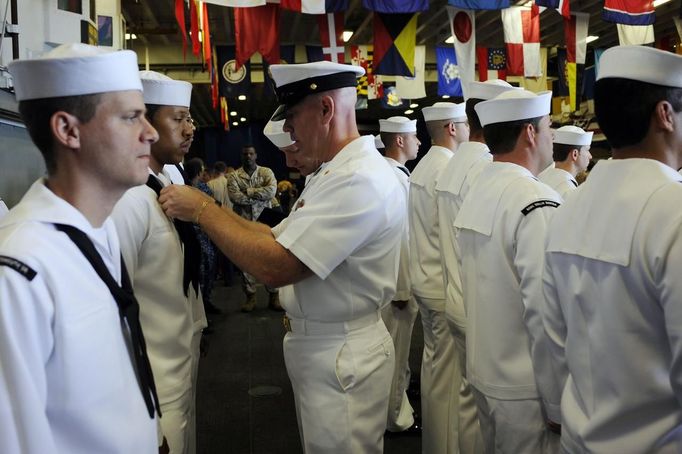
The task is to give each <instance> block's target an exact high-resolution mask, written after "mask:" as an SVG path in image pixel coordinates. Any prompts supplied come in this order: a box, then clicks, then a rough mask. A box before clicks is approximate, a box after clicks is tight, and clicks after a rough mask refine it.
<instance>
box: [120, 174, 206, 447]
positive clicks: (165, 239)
mask: <svg viewBox="0 0 682 454" xmlns="http://www.w3.org/2000/svg"><path fill="white" fill-rule="evenodd" d="M149 172H150V174H151V173H152V171H151V170H150V171H149ZM157 177H158V178H159V180H160V181H161V184H162V185H163V186H166V185H168V184H170V177H169V176H168V175H167V174H165V173H164V172H162V173H160V174H159V175H157ZM111 217H112V219H113V220H114V223H115V224H116V229H117V231H118V235H119V238H120V241H121V251H122V253H123V259H124V260H125V262H126V267H127V268H128V273H129V274H130V280H131V282H132V284H133V289H134V291H135V296H136V297H137V300H138V302H139V304H140V323H141V325H142V328H143V329H144V332H145V338H146V340H147V353H148V355H149V362H150V364H151V366H152V371H153V372H154V380H155V382H156V389H157V392H158V396H159V403H160V404H161V413H162V414H163V417H162V418H161V430H162V433H163V435H164V436H165V437H166V439H167V441H168V445H169V447H170V449H171V453H176V452H178V453H185V452H188V450H189V449H190V446H191V444H192V442H191V440H192V439H193V436H192V433H191V430H192V423H191V421H192V419H193V411H192V409H193V405H192V402H193V399H194V391H193V386H192V385H193V381H192V378H193V358H194V357H195V356H198V355H195V352H194V348H193V343H192V339H193V337H194V333H195V329H194V325H195V324H196V323H195V317H194V315H193V305H192V300H193V299H197V297H196V294H195V291H194V288H193V287H192V284H190V288H189V290H188V292H189V296H185V294H184V289H183V271H184V261H183V252H182V244H181V242H180V238H179V236H178V233H177V231H176V230H175V227H174V226H173V222H172V221H171V220H170V219H169V218H168V216H166V215H165V214H164V212H163V210H162V209H161V205H159V203H158V200H157V196H156V193H155V192H154V190H153V189H151V188H149V187H147V186H146V185H140V186H137V187H134V188H131V189H129V190H128V191H127V192H126V193H125V194H124V195H123V197H121V200H119V202H118V203H117V204H116V207H115V208H114V211H113V213H112V215H111ZM202 309H203V308H202ZM202 312H203V310H202ZM204 326H205V324H204ZM199 332H201V329H199ZM197 359H198V358H197Z"/></svg>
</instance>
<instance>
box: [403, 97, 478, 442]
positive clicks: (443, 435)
mask: <svg viewBox="0 0 682 454" xmlns="http://www.w3.org/2000/svg"><path fill="white" fill-rule="evenodd" d="M422 113H423V114H424V120H425V121H426V127H427V129H428V131H429V135H430V136H431V144H432V145H431V148H430V149H429V151H428V152H427V153H426V155H424V157H423V158H422V159H421V160H420V161H419V163H418V164H417V166H416V167H415V169H414V171H413V172H412V175H411V177H410V199H409V200H410V204H409V210H408V211H409V221H410V279H411V280H412V292H413V294H414V297H415V299H416V301H417V305H418V306H419V311H420V313H421V320H422V325H423V330H424V352H423V355H422V366H421V367H422V369H421V404H422V424H423V431H422V451H423V452H427V453H432V454H438V453H447V452H450V451H452V450H453V449H454V448H453V447H454V446H457V445H458V442H457V434H458V424H457V416H456V415H457V411H458V409H457V408H456V405H457V401H458V400H459V399H458V397H457V396H456V395H455V394H458V393H459V389H455V388H454V385H453V383H454V380H455V379H454V375H455V374H456V366H455V362H456V360H457V352H456V350H455V341H454V338H453V336H452V332H451V330H450V328H449V327H448V323H447V321H446V319H445V288H444V284H443V268H442V266H441V250H440V241H439V239H438V234H439V227H438V207H437V205H436V191H435V187H436V183H437V182H438V180H439V179H440V177H441V175H442V173H443V170H444V169H445V166H446V165H447V163H448V161H449V160H450V158H451V157H452V154H453V152H455V151H456V150H457V147H458V146H459V144H460V143H462V142H466V141H467V140H469V126H468V125H467V118H466V112H465V106H464V103H461V104H455V103H451V102H437V103H435V104H434V105H433V106H431V107H425V108H424V109H422Z"/></svg>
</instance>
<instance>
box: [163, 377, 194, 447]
mask: <svg viewBox="0 0 682 454" xmlns="http://www.w3.org/2000/svg"><path fill="white" fill-rule="evenodd" d="M192 396H193V394H192V389H191V388H188V389H187V390H186V391H185V392H184V393H182V395H181V396H180V397H178V398H177V399H175V400H172V401H170V402H161V430H162V431H163V435H164V436H165V437H166V441H167V442H168V447H169V448H170V454H187V452H188V445H189V417H190V415H189V412H190V402H191V400H192Z"/></svg>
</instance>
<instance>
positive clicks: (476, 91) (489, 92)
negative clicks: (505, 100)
mask: <svg viewBox="0 0 682 454" xmlns="http://www.w3.org/2000/svg"><path fill="white" fill-rule="evenodd" d="M509 90H523V89H522V88H520V87H514V86H512V85H510V84H509V82H507V81H506V80H500V79H488V80H486V81H485V82H479V81H473V82H469V89H468V90H467V99H471V98H475V99H483V100H488V99H493V98H495V97H496V96H497V95H499V94H501V93H504V92H505V91H509Z"/></svg>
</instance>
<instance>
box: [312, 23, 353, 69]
mask: <svg viewBox="0 0 682 454" xmlns="http://www.w3.org/2000/svg"><path fill="white" fill-rule="evenodd" d="M317 24H318V26H319V28H320V42H321V43H322V55H323V56H324V59H325V60H327V61H333V62H334V63H345V62H346V56H345V53H346V48H345V47H343V13H327V14H320V15H318V16H317Z"/></svg>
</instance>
